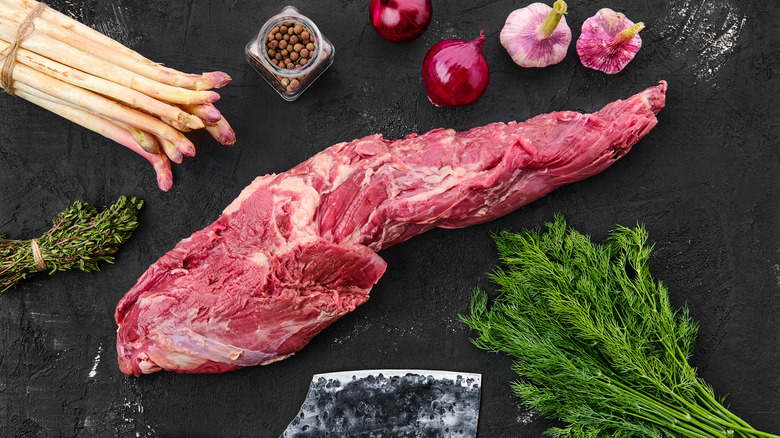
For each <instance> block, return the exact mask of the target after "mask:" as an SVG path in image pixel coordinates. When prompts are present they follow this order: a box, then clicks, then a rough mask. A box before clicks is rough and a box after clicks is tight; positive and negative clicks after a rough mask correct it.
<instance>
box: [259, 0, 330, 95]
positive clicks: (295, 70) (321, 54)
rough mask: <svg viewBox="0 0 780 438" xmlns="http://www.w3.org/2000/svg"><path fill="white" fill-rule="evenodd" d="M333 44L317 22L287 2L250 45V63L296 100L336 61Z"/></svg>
mask: <svg viewBox="0 0 780 438" xmlns="http://www.w3.org/2000/svg"><path fill="white" fill-rule="evenodd" d="M333 55H334V49H333V45H332V44H331V43H330V41H328V39H327V38H325V36H324V35H322V33H320V30H319V29H318V28H317V25H315V24H314V22H312V21H311V20H309V19H308V18H307V17H305V16H304V15H302V14H301V13H300V12H298V9H296V8H295V7H293V6H287V7H286V8H284V9H283V10H282V12H280V13H279V14H277V15H274V16H273V17H271V18H270V19H269V20H268V21H267V22H266V23H265V24H264V25H263V27H262V28H261V29H260V34H259V36H258V37H257V38H256V39H253V40H252V41H250V42H249V44H247V46H246V57H247V61H248V62H249V64H250V65H251V66H252V67H254V69H255V70H257V72H258V73H260V75H261V76H262V77H263V78H264V79H265V80H266V81H267V82H268V83H269V84H271V86H272V87H274V89H275V90H276V91H277V92H278V93H279V95H280V96H282V97H283V98H284V99H285V100H295V99H297V98H298V96H300V95H301V93H303V91H304V90H306V88H308V87H309V85H311V83H312V82H314V80H315V79H317V77H319V76H320V75H321V74H322V72H324V71H325V70H326V69H327V68H328V67H330V65H331V64H332V63H333Z"/></svg>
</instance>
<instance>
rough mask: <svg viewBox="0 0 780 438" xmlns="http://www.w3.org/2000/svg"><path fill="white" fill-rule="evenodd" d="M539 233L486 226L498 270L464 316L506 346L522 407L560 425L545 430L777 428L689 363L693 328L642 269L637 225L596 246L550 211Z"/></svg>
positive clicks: (671, 433) (484, 338)
mask: <svg viewBox="0 0 780 438" xmlns="http://www.w3.org/2000/svg"><path fill="white" fill-rule="evenodd" d="M547 227H548V230H547V232H544V233H543V232H539V231H525V232H522V233H512V232H508V231H504V232H499V233H497V234H496V235H494V240H495V242H496V244H497V246H498V251H499V254H500V259H501V262H502V263H503V265H504V266H503V267H500V268H497V269H496V270H495V271H494V272H493V273H492V274H491V278H492V280H493V281H494V282H495V283H496V284H497V285H498V286H499V288H500V295H499V297H498V298H496V300H495V301H494V302H493V304H492V306H490V308H488V297H487V295H486V294H485V293H484V292H482V291H480V290H477V291H476V293H475V295H474V297H473V298H472V301H471V312H470V316H468V317H464V316H461V320H462V321H463V322H465V323H466V324H468V325H469V326H470V327H471V328H472V329H474V330H475V331H476V332H477V334H478V337H477V338H476V339H473V342H474V344H475V345H477V346H478V347H479V348H482V349H485V350H488V351H492V352H505V353H507V354H509V355H510V356H512V357H513V358H514V361H513V369H514V371H516V372H517V374H519V375H520V376H521V377H522V379H521V380H518V381H516V382H514V383H513V384H512V386H513V389H514V391H515V393H516V395H518V396H519V397H521V398H522V399H523V402H524V403H525V404H527V405H528V406H530V407H532V408H534V409H537V410H539V411H541V413H542V414H543V415H545V416H547V417H550V418H557V419H560V420H563V421H565V422H567V423H569V424H568V426H566V427H562V428H551V429H550V430H548V431H547V434H548V435H550V436H553V437H572V438H573V437H588V438H592V437H634V436H635V437H653V438H661V437H690V438H704V437H773V438H778V436H777V435H772V434H769V433H765V432H760V431H757V430H755V429H753V428H752V427H750V426H749V425H748V424H747V423H746V422H744V421H743V420H741V419H740V418H738V417H737V416H736V415H734V414H733V413H731V412H730V411H729V410H728V409H727V408H726V407H724V406H723V404H722V402H723V400H720V401H718V400H716V399H715V396H714V394H713V390H712V388H711V387H710V386H708V385H707V384H706V383H705V382H704V380H703V379H701V378H700V377H698V376H697V374H696V370H695V369H694V368H693V367H691V365H690V364H689V363H688V359H689V358H690V357H691V355H692V353H693V347H694V342H695V339H696V335H697V329H698V328H697V325H696V324H695V323H694V322H693V321H692V320H691V318H690V317H689V315H688V310H687V308H685V307H683V308H682V309H680V310H678V311H673V310H672V308H671V305H670V303H669V295H668V291H667V289H666V287H665V286H664V285H663V284H661V283H660V282H656V281H654V280H653V278H652V277H651V275H650V271H649V267H648V258H649V257H650V253H651V250H652V248H651V247H648V246H646V245H645V243H646V241H647V237H648V235H647V232H646V231H645V229H644V228H643V227H641V226H637V227H636V228H634V229H629V228H626V227H622V226H617V227H615V228H614V229H613V231H612V233H611V234H610V236H609V237H608V238H607V240H606V241H605V242H604V243H603V244H601V245H596V244H593V243H591V241H590V238H589V237H587V236H584V235H582V234H580V233H578V232H577V231H575V230H573V229H569V228H567V226H566V223H565V221H564V219H563V218H562V217H560V216H557V217H556V218H555V220H554V222H553V223H548V224H547Z"/></svg>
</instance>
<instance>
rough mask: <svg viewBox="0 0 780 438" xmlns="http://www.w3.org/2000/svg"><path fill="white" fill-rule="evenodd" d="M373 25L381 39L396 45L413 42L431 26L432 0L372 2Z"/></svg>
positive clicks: (369, 8)
mask: <svg viewBox="0 0 780 438" xmlns="http://www.w3.org/2000/svg"><path fill="white" fill-rule="evenodd" d="M368 15H369V17H370V18H371V25H372V26H373V27H374V30H376V33H378V34H379V36H380V37H382V38H384V39H385V40H387V41H391V42H394V43H404V42H407V41H411V40H413V39H415V38H417V37H419V36H420V35H422V34H424V33H425V31H426V30H427V29H428V25H430V24H431V17H432V16H433V6H432V5H431V0H371V4H370V5H369V6H368Z"/></svg>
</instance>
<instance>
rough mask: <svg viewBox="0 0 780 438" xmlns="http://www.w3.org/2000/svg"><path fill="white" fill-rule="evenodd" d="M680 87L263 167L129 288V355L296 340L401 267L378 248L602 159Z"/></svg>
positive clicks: (579, 173)
mask: <svg viewBox="0 0 780 438" xmlns="http://www.w3.org/2000/svg"><path fill="white" fill-rule="evenodd" d="M665 92H666V83H665V82H661V84H660V85H657V86H655V87H651V88H648V89H647V90H645V91H643V92H641V93H639V94H636V95H634V96H632V97H630V98H628V99H626V100H619V101H616V102H613V103H610V104H609V105H607V106H606V107H604V108H603V109H601V110H600V111H598V112H596V113H593V114H581V113H577V112H569V111H564V112H554V113H550V114H544V115H540V116H536V117H534V118H531V119H529V120H527V121H525V122H522V123H516V122H510V123H506V124H504V123H494V124H490V125H487V126H482V127H478V128H474V129H471V130H469V131H467V132H455V131H453V130H448V129H436V130H433V131H431V132H428V133H426V134H422V135H417V134H412V135H409V136H407V137H405V138H403V139H401V140H395V141H389V140H385V139H384V138H382V136H381V135H371V136H368V137H365V138H361V139H358V140H354V141H351V142H347V143H339V144H336V145H333V146H331V147H329V148H328V149H326V150H324V151H322V152H320V153H318V154H316V155H315V156H313V157H312V158H310V159H309V160H307V161H305V162H303V163H301V164H299V165H298V166H296V167H294V168H293V169H291V170H289V171H287V172H284V173H281V174H278V175H276V174H274V175H266V176H261V177H258V178H257V179H256V180H255V181H253V182H252V183H251V184H250V185H249V186H247V187H246V188H245V189H244V190H243V191H242V192H241V194H240V195H239V197H238V198H237V199H236V200H234V201H233V202H232V203H231V204H230V205H229V206H228V207H227V208H226V209H225V210H224V212H223V213H222V215H221V216H220V217H219V218H218V219H217V220H216V221H215V222H214V223H212V224H211V225H209V226H207V227H206V228H204V229H202V230H200V231H197V232H195V233H194V234H192V236H190V237H189V238H186V239H184V240H182V241H181V242H179V243H178V244H177V245H176V246H175V247H174V248H173V249H172V250H171V251H170V252H168V253H167V254H165V255H163V256H162V257H161V258H160V259H159V260H158V261H157V262H156V263H154V264H153V265H152V266H151V267H149V269H148V270H147V271H146V272H145V273H144V274H143V275H142V276H141V278H140V279H139V280H138V282H137V283H136V285H135V286H134V287H133V288H132V289H131V290H130V291H128V293H127V294H126V295H125V296H124V298H122V300H121V301H120V302H119V304H118V306H117V309H116V315H115V317H116V322H117V324H118V325H119V330H118V334H117V351H118V356H119V366H120V369H121V370H122V372H123V373H125V374H128V375H130V374H133V375H140V374H142V373H151V372H155V371H159V370H168V371H177V372H190V373H207V372H223V371H229V370H233V369H236V368H239V367H244V366H250V365H257V364H268V363H271V362H275V361H278V360H281V359H284V358H286V357H288V356H290V355H292V354H293V353H295V352H296V351H298V350H300V349H301V348H302V347H303V346H304V345H306V344H307V343H308V342H309V340H310V339H311V338H312V337H313V336H314V335H316V334H317V333H318V332H320V331H321V330H322V329H324V328H325V327H326V326H328V325H329V324H331V323H332V322H334V321H335V320H337V319H338V318H339V317H341V316H342V315H344V314H346V313H348V312H351V311H352V310H354V309H355V308H356V307H357V306H359V305H361V304H363V303H364V302H366V300H368V297H369V291H370V290H371V287H372V286H373V285H374V284H375V283H376V282H377V281H378V280H379V278H380V277H381V276H382V274H383V273H384V271H385V267H386V264H385V262H384V260H382V258H381V257H380V256H379V255H377V254H376V252H377V251H380V250H381V249H383V248H387V247H389V246H391V245H394V244H396V243H399V242H402V241H404V240H406V239H408V238H410V237H412V236H415V235H417V234H420V233H422V232H424V231H426V230H429V229H431V228H434V227H443V228H456V227H465V226H468V225H472V224H477V223H482V222H486V221H489V220H491V219H494V218H497V217H499V216H502V215H505V214H507V213H509V212H511V211H513V210H515V209H517V208H519V207H520V206H522V205H525V204H527V203H529V202H532V201H534V200H536V199H538V198H540V197H542V196H544V195H545V194H547V193H549V192H550V191H552V190H554V189H555V188H557V187H560V186H561V185H564V184H568V183H572V182H575V181H579V180H582V179H584V178H587V177H590V176H592V175H595V174H597V173H599V172H601V171H603V170H604V169H606V168H607V167H609V166H610V165H611V164H612V163H614V162H615V161H616V160H617V159H619V158H620V157H622V156H623V155H625V154H626V153H628V152H629V150H630V149H631V147H632V146H633V145H634V144H635V143H636V142H637V141H639V139H641V138H642V137H643V136H644V135H646V134H647V133H648V132H649V131H650V130H651V129H652V128H653V127H654V126H655V124H656V123H657V119H656V117H655V115H656V114H657V113H658V111H660V109H661V108H662V107H663V106H664V103H665Z"/></svg>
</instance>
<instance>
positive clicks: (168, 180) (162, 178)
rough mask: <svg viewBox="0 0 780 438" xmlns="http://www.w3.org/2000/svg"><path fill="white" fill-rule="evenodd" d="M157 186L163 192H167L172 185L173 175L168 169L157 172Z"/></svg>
mask: <svg viewBox="0 0 780 438" xmlns="http://www.w3.org/2000/svg"><path fill="white" fill-rule="evenodd" d="M157 186H158V187H159V188H160V190H162V191H163V192H167V191H168V190H170V189H171V187H173V175H172V174H171V172H170V171H168V170H167V169H164V170H162V171H160V173H158V174H157Z"/></svg>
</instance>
